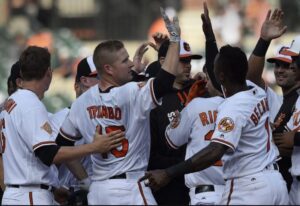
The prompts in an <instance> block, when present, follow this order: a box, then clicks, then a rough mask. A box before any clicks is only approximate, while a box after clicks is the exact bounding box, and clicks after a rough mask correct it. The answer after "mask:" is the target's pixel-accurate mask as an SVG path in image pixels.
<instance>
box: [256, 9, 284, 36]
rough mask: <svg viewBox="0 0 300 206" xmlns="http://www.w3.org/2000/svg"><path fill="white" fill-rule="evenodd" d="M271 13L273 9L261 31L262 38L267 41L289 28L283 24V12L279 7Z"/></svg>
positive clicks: (269, 12)
mask: <svg viewBox="0 0 300 206" xmlns="http://www.w3.org/2000/svg"><path fill="white" fill-rule="evenodd" d="M271 13H272V12H271V10H269V11H268V14H267V17H266V19H265V21H264V23H263V25H262V27H261V33H260V36H261V38H263V39H264V40H267V41H270V40H272V39H276V38H278V37H280V36H281V35H282V34H284V33H285V31H286V29H287V26H285V25H283V22H282V20H283V12H282V11H281V10H279V9H275V10H274V12H273V13H272V14H271Z"/></svg>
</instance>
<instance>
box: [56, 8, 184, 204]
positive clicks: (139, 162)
mask: <svg viewBox="0 0 300 206" xmlns="http://www.w3.org/2000/svg"><path fill="white" fill-rule="evenodd" d="M162 13H163V16H164V18H165V21H166V26H167V28H168V29H169V33H170V42H171V43H170V47H169V51H168V54H167V57H166V60H165V63H164V65H163V66H162V68H163V69H161V71H160V73H159V74H158V76H157V78H155V79H150V80H149V81H148V82H140V83H136V82H131V83H128V82H129V81H130V80H131V79H132V75H131V69H132V67H133V63H132V61H130V60H129V55H128V53H127V51H126V49H125V48H124V45H123V43H122V42H120V41H117V40H111V41H105V42H102V43H100V44H99V45H98V46H97V47H96V49H95V51H94V55H93V60H94V63H95V65H96V67H97V71H98V74H99V78H100V80H99V84H98V85H97V86H94V87H91V88H90V89H89V90H88V91H86V92H85V93H84V94H82V95H81V96H80V97H79V98H78V99H77V100H76V101H75V102H74V103H73V104H72V107H71V110H70V113H69V115H68V118H67V119H66V121H65V122H64V123H63V126H62V128H61V131H60V136H58V139H60V141H61V142H62V141H65V142H74V141H76V140H78V139H80V138H81V137H83V138H85V140H86V141H87V142H91V141H92V139H93V134H92V132H93V131H95V128H98V129H99V132H100V133H103V134H105V133H110V132H112V131H114V130H116V129H121V130H123V131H125V134H126V135H125V136H126V138H125V139H124V140H123V141H122V146H120V147H118V148H116V149H113V150H111V151H110V152H107V153H103V154H94V155H92V162H93V176H92V184H91V186H90V188H89V194H88V202H89V204H91V205H94V204H107V205H110V204H121V205H127V204H130V205H132V204H156V202H155V200H154V198H153V196H152V194H151V190H150V189H149V188H145V186H144V185H143V184H140V183H138V182H137V180H138V179H139V178H140V177H142V176H143V175H144V171H145V170H146V169H147V164H148V159H149V150H150V128H149V113H150V111H151V109H152V108H154V107H155V105H156V104H159V99H160V98H161V97H162V96H163V95H164V94H166V93H167V92H168V91H171V90H172V85H173V82H174V79H175V76H174V75H176V74H178V73H179V72H178V71H177V64H178V56H179V42H180V33H179V25H178V20H177V19H175V20H174V22H171V21H170V20H169V19H168V17H167V16H166V15H165V13H164V11H162ZM146 46H147V44H144V45H143V47H141V48H140V52H138V53H139V54H141V55H143V53H144V51H145V50H146Z"/></svg>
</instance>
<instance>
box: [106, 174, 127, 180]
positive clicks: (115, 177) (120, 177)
mask: <svg viewBox="0 0 300 206" xmlns="http://www.w3.org/2000/svg"><path fill="white" fill-rule="evenodd" d="M109 179H126V174H125V173H122V174H120V175H115V176H112V177H110V178H109Z"/></svg>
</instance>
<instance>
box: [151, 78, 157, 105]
mask: <svg viewBox="0 0 300 206" xmlns="http://www.w3.org/2000/svg"><path fill="white" fill-rule="evenodd" d="M150 93H151V97H152V100H153V102H154V104H155V105H156V106H159V102H158V101H157V99H156V97H155V94H154V89H153V79H152V80H151V82H150Z"/></svg>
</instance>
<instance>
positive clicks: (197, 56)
mask: <svg viewBox="0 0 300 206" xmlns="http://www.w3.org/2000/svg"><path fill="white" fill-rule="evenodd" d="M179 58H190V59H202V56H201V55H198V54H192V55H191V54H184V55H180V56H179Z"/></svg>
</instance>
